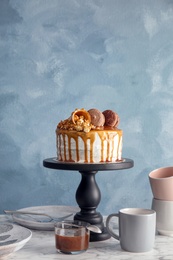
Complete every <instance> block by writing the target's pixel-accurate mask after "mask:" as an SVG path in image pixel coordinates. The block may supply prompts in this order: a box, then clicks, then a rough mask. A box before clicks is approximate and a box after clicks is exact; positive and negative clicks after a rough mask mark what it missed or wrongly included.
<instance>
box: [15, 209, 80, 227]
mask: <svg viewBox="0 0 173 260" xmlns="http://www.w3.org/2000/svg"><path fill="white" fill-rule="evenodd" d="M20 210H21V211H30V212H37V213H46V214H48V215H50V216H52V217H55V218H57V217H63V216H65V215H68V214H70V213H72V214H73V215H72V216H70V217H68V218H66V219H73V217H74V215H75V214H76V212H78V211H79V208H78V207H73V206H39V207H29V208H23V209H20ZM20 210H18V211H20ZM32 217H33V218H32ZM13 219H14V221H15V222H16V223H18V224H20V225H22V226H24V227H27V228H30V229H36V230H54V224H55V222H38V221H37V219H39V220H42V221H44V220H47V219H48V218H47V217H43V216H36V215H33V216H28V215H13Z"/></svg>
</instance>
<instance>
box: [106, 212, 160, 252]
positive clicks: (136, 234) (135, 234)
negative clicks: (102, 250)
mask: <svg viewBox="0 0 173 260" xmlns="http://www.w3.org/2000/svg"><path fill="white" fill-rule="evenodd" d="M113 217H117V218H118V220H119V234H116V233H115V231H114V230H113V229H112V228H111V219H112V218H113ZM106 227H107V230H108V232H109V233H110V235H111V236H112V237H114V238H115V239H117V240H119V241H120V245H121V248H122V249H123V250H125V251H129V252H147V251H150V250H151V249H152V248H153V246H154V242H155V233H156V212H155V211H154V210H151V209H140V208H126V209H121V210H120V211H119V213H114V214H110V215H109V216H108V217H107V219H106Z"/></svg>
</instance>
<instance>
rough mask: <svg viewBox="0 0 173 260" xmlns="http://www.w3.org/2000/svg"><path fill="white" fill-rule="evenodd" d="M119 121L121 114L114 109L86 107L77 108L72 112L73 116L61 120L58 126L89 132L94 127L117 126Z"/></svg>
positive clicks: (64, 128) (69, 129)
mask: <svg viewBox="0 0 173 260" xmlns="http://www.w3.org/2000/svg"><path fill="white" fill-rule="evenodd" d="M118 123H119V116H118V114H117V113H116V112H114V111H112V110H105V111H104V112H101V111H99V110H98V109H95V108H92V109H90V110H88V111H87V110H85V109H84V108H81V109H75V111H73V112H72V113H71V116H70V117H69V118H68V119H66V120H64V121H61V122H59V124H58V126H57V128H58V129H63V130H68V131H73V130H75V131H78V132H85V133H88V132H90V130H92V129H98V130H99V129H102V130H103V128H104V126H108V127H111V128H112V127H117V126H118Z"/></svg>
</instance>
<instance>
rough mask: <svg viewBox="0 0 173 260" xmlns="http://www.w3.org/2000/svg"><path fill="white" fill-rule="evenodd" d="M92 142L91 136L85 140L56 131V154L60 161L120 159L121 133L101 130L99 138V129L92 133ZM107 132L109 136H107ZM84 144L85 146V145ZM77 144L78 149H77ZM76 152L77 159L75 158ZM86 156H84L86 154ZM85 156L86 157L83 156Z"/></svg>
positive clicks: (112, 160) (95, 161)
mask: <svg viewBox="0 0 173 260" xmlns="http://www.w3.org/2000/svg"><path fill="white" fill-rule="evenodd" d="M92 134H94V142H93V145H92V138H91V139H87V140H86V142H85V141H84V140H83V138H82V137H80V136H78V137H77V138H73V137H70V138H69V136H68V135H67V134H66V133H63V134H62V133H58V136H57V155H58V159H59V160H60V161H74V162H79V163H84V162H86V160H85V159H86V158H87V162H94V163H98V162H101V161H102V162H106V161H110V162H115V161H117V160H121V159H122V135H119V134H118V133H117V134H116V131H110V132H109V131H105V132H104V131H102V134H103V135H102V138H103V140H104V141H102V140H101V137H100V135H99V131H95V132H94V133H92ZM109 134H110V135H111V137H109ZM85 145H86V147H85ZM77 146H78V149H77ZM77 152H78V154H79V160H78V159H77ZM85 153H86V154H87V156H86V154H85ZM85 156H86V158H85Z"/></svg>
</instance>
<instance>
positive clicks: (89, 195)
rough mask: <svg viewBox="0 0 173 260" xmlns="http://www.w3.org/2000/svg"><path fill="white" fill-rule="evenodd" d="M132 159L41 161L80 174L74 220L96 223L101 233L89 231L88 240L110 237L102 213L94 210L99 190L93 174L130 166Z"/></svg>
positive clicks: (99, 198)
mask: <svg viewBox="0 0 173 260" xmlns="http://www.w3.org/2000/svg"><path fill="white" fill-rule="evenodd" d="M133 165H134V162H133V160H131V159H126V158H124V159H123V160H122V161H120V162H116V163H71V162H59V161H57V159H56V158H48V159H45V160H44V161H43V166H44V167H47V168H50V169H57V170H73V171H74V170H75V171H79V172H80V174H81V182H80V184H79V186H78V188H77V190H76V201H77V204H78V205H79V207H80V209H81V211H80V212H77V213H76V215H75V216H74V219H75V220H80V221H85V222H88V223H90V224H92V225H97V226H98V227H99V228H100V229H101V230H102V233H101V234H98V233H93V232H91V233H90V241H103V240H106V239H109V238H110V235H109V234H108V232H107V230H106V227H105V226H104V224H103V217H102V215H101V214H100V213H99V212H97V211H96V209H97V206H98V205H99V203H100V200H101V192H100V189H99V187H98V185H97V182H96V179H95V175H96V173H97V172H98V171H112V170H123V169H128V168H132V167H133Z"/></svg>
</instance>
